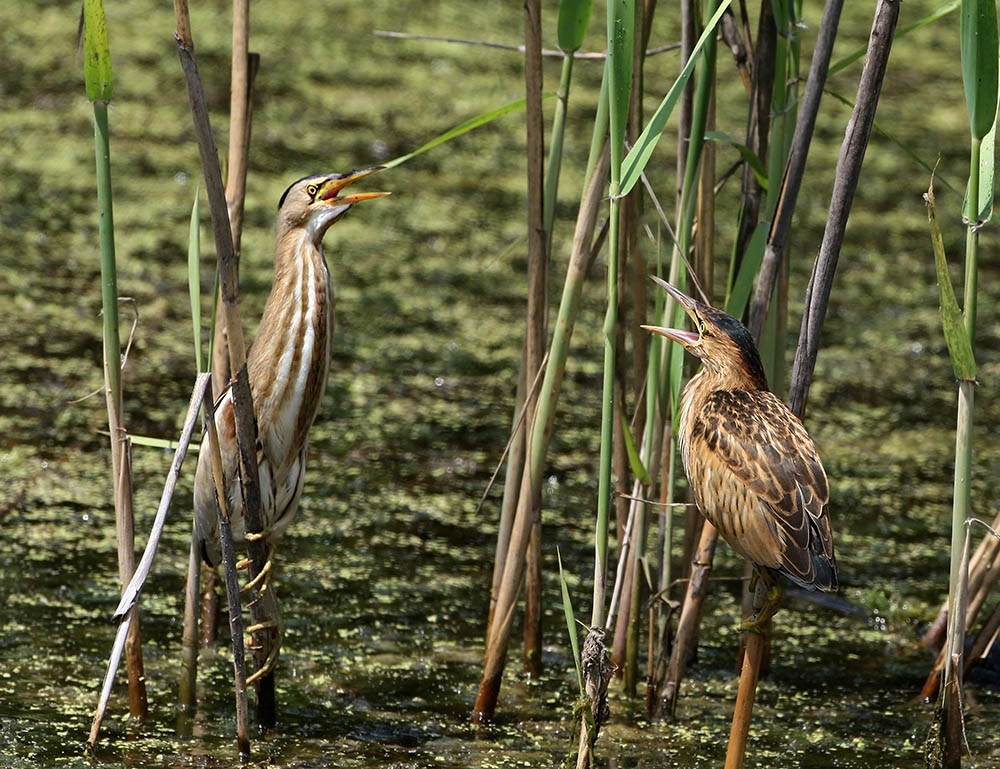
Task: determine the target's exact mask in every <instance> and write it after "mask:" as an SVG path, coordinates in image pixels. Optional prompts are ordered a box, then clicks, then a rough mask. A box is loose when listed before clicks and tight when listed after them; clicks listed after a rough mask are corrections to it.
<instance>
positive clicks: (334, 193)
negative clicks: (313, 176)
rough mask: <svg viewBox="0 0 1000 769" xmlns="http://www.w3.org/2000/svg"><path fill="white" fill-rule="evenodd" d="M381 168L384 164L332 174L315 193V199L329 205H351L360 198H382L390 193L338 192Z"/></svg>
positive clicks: (359, 200) (358, 201)
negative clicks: (351, 193) (343, 193)
mask: <svg viewBox="0 0 1000 769" xmlns="http://www.w3.org/2000/svg"><path fill="white" fill-rule="evenodd" d="M383 168H385V166H372V167H371V168H365V169H362V170H361V171H351V172H350V173H346V174H337V175H335V176H332V177H331V178H330V179H329V181H327V182H325V183H324V184H323V187H322V189H320V191H319V194H318V195H316V200H317V201H322V202H323V203H326V204H327V205H329V206H353V205H354V204H355V203H360V202H361V201H362V200H374V199H375V198H384V197H385V196H386V195H388V194H390V193H388V192H358V193H355V194H353V195H341V194H340V193H341V192H342V191H343V190H344V189H345V188H346V187H348V186H349V185H351V184H354V182H356V181H357V180H358V179H364V178H365V177H366V176H371V175H372V174H373V173H375V172H376V171H381V170H382V169H383Z"/></svg>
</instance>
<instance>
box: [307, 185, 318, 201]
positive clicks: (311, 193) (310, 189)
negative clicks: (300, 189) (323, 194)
mask: <svg viewBox="0 0 1000 769" xmlns="http://www.w3.org/2000/svg"><path fill="white" fill-rule="evenodd" d="M306 192H308V193H309V197H311V198H314V197H316V193H317V192H319V187H317V186H316V185H315V184H310V185H309V186H308V187H306Z"/></svg>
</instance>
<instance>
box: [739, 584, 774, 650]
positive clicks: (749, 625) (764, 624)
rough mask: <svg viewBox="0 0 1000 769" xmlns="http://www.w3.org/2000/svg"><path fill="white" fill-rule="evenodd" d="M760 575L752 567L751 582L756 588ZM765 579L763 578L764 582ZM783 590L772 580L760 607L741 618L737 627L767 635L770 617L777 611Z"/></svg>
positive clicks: (769, 627)
mask: <svg viewBox="0 0 1000 769" xmlns="http://www.w3.org/2000/svg"><path fill="white" fill-rule="evenodd" d="M759 577H760V575H759V573H758V572H757V570H756V569H754V576H753V577H751V584H753V585H754V587H755V588H756V587H757V586H756V584H755V583H756V579H757V578H759ZM766 582H767V580H765V583H766ZM783 593H784V591H783V590H782V589H781V585H780V583H778V582H774V583H772V584H770V585H769V586H767V593H766V594H765V595H764V602H763V603H762V604H761V607H760V609H758V611H757V612H756V614H754V615H753V616H752V617H750V618H749V619H745V620H743V622H741V623H740V625H739V629H740V630H741V631H742V630H749V631H750V632H751V633H760V634H761V635H767V633H768V632H769V631H770V629H771V626H770V622H771V617H773V616H774V613H775V612H776V611H778V604H779V603H781V596H782V595H783Z"/></svg>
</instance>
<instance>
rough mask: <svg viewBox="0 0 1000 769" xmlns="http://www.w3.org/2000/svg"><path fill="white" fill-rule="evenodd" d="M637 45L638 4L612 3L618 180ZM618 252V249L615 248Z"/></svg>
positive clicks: (611, 95) (614, 169)
mask: <svg viewBox="0 0 1000 769" xmlns="http://www.w3.org/2000/svg"><path fill="white" fill-rule="evenodd" d="M634 43H635V0H610V2H609V3H608V73H609V76H610V77H609V81H608V99H609V102H608V103H609V105H610V108H611V113H610V115H609V120H610V131H611V178H612V180H618V179H620V178H621V176H620V168H621V162H622V148H623V140H624V138H625V121H626V120H628V105H629V101H630V100H631V98H632V48H633V45H634ZM612 248H614V246H612Z"/></svg>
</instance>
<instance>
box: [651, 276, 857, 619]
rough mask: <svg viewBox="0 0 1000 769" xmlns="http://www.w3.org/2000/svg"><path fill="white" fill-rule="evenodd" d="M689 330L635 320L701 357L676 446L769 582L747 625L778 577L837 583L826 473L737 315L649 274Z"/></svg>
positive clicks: (703, 505) (735, 544)
mask: <svg viewBox="0 0 1000 769" xmlns="http://www.w3.org/2000/svg"><path fill="white" fill-rule="evenodd" d="M654 280H656V281H657V283H659V284H660V285H661V286H663V288H664V289H666V290H667V291H668V292H669V293H670V294H671V295H672V296H673V297H674V298H675V299H676V300H677V301H678V302H679V303H680V304H681V306H682V307H683V308H684V310H685V312H687V314H688V316H689V317H690V318H691V320H692V321H693V322H694V325H695V328H696V329H697V331H694V332H691V331H680V330H677V329H672V328H660V327H658V326H644V328H646V329H648V330H649V331H652V332H655V333H657V334H662V335H663V336H665V337H667V338H668V339H672V340H674V341H675V342H677V343H679V344H680V345H681V346H682V347H683V348H684V349H685V350H687V351H688V352H690V353H691V354H692V355H695V356H696V357H698V358H700V359H701V361H702V368H701V370H700V371H699V372H698V373H697V374H695V375H694V376H693V377H692V378H691V381H690V382H688V384H687V386H686V387H685V388H684V394H683V397H682V401H681V420H680V437H679V439H680V448H681V457H682V459H683V461H684V470H685V472H686V474H687V477H688V483H689V485H690V487H691V490H692V492H693V494H694V499H695V503H696V504H697V505H698V509H699V510H701V512H702V514H703V515H704V516H705V518H707V519H708V520H709V521H710V522H711V523H712V524H713V525H714V526H715V527H716V528H717V529H718V530H719V532H720V533H721V534H722V536H723V537H724V538H725V540H726V541H727V542H728V543H729V544H730V546H732V548H733V549H734V550H736V552H738V553H740V555H743V556H744V557H746V558H749V559H750V561H751V562H752V563H753V564H754V566H755V567H756V571H757V574H758V575H759V576H760V577H761V578H762V579H763V580H764V581H765V583H766V584H767V586H768V587H769V588H770V590H769V592H768V600H767V602H766V603H765V605H764V608H763V609H762V610H761V611H760V612H759V613H758V615H757V616H756V617H755V618H754V619H753V620H752V621H750V622H748V623H745V626H746V627H747V628H748V629H759V628H760V627H761V626H763V625H764V623H765V622H766V621H767V619H769V618H770V616H771V614H773V613H774V611H775V610H776V608H777V603H778V600H779V598H780V595H781V593H780V586H779V583H778V580H777V574H784V575H785V576H786V577H788V578H789V579H790V580H792V582H794V583H796V584H797V585H801V586H802V587H804V588H807V589H809V590H828V591H832V590H836V589H837V561H836V559H835V558H834V555H833V533H832V531H831V529H830V518H829V516H828V514H827V503H828V501H829V497H830V492H829V487H828V485H827V480H826V472H825V471H824V470H823V465H822V463H821V462H820V459H819V454H818V453H817V452H816V446H815V445H814V444H813V441H812V438H810V437H809V433H807V432H806V428H805V427H804V426H803V424H802V422H801V421H800V420H799V418H798V417H796V416H795V415H794V414H793V413H792V412H791V411H790V410H789V409H788V407H787V406H786V405H785V404H784V403H783V402H782V401H781V400H780V399H779V398H778V397H777V396H775V395H774V393H772V392H771V391H770V390H768V388H767V380H766V378H765V376H764V368H763V366H762V365H761V362H760V355H759V353H758V352H757V347H756V346H755V345H754V343H753V339H752V338H751V336H750V332H749V331H748V330H747V329H746V327H745V326H744V325H743V324H742V323H740V322H739V321H738V320H737V319H736V318H734V317H732V316H731V315H727V314H726V313H724V312H722V311H721V310H717V309H715V308H714V307H711V306H709V305H707V304H703V303H702V302H699V301H697V300H695V299H692V298H691V297H689V296H687V295H686V294H684V293H682V292H681V291H678V290H677V289H676V288H674V287H673V286H671V285H670V284H669V283H666V282H664V281H662V280H660V279H658V278H655V277H654Z"/></svg>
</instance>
